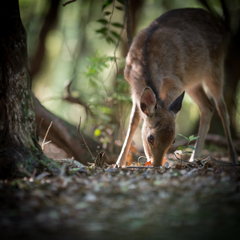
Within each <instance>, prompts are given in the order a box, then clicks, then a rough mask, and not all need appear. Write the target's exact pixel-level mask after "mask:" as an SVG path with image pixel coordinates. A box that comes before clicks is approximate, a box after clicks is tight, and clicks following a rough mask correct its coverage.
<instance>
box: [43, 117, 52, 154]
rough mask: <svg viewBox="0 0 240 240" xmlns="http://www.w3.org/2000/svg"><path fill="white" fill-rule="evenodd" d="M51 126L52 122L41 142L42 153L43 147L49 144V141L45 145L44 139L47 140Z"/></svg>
mask: <svg viewBox="0 0 240 240" xmlns="http://www.w3.org/2000/svg"><path fill="white" fill-rule="evenodd" d="M52 124H53V121H51V123H50V125H49V127H48V129H47V132H46V134H45V137H44V139H43V142H42V151H44V146H45V145H46V144H47V143H49V142H50V141H49V142H47V143H46V144H45V141H46V138H47V135H48V132H49V130H50V128H51V126H52Z"/></svg>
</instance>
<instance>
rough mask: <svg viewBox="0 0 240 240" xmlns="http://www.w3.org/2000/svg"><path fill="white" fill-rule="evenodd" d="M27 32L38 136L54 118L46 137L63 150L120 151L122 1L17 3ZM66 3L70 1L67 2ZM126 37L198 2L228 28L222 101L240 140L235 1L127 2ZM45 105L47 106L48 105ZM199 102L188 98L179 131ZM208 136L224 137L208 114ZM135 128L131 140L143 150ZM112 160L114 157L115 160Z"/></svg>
mask: <svg viewBox="0 0 240 240" xmlns="http://www.w3.org/2000/svg"><path fill="white" fill-rule="evenodd" d="M19 2H20V10H21V17H22V21H23V24H24V26H25V28H26V31H27V36H28V53H29V68H30V73H31V77H32V90H33V92H34V94H35V96H36V97H37V98H38V99H39V101H40V102H41V104H40V102H39V101H38V100H37V99H36V98H35V108H36V117H37V124H38V125H39V124H40V121H41V119H42V117H44V121H43V123H42V126H41V128H40V136H43V135H44V134H45V132H46V129H47V127H48V125H49V123H50V121H54V123H53V127H52V128H51V130H50V133H49V135H48V137H49V139H50V140H52V141H53V142H54V143H56V144H57V145H58V146H59V147H61V148H63V149H64V150H65V151H66V152H67V153H68V154H69V155H71V156H72V155H73V156H75V158H76V159H78V160H80V161H82V162H86V159H85V160H83V158H84V156H85V154H84V153H85V152H86V150H85V149H84V147H83V146H82V140H81V139H80V136H78V134H77V131H76V129H75V128H74V126H76V125H77V124H78V122H79V117H80V116H81V119H82V121H81V123H82V124H81V130H82V131H83V132H84V133H85V134H86V135H85V137H86V140H87V142H88V144H89V147H90V148H91V149H92V150H94V151H96V149H107V151H108V152H109V153H111V155H112V156H114V154H118V153H119V152H120V148H121V144H122V142H123V139H124V134H125V129H126V126H127V124H128V119H129V114H130V110H131V99H130V92H129V84H128V82H127V81H126V80H125V79H124V77H123V69H124V64H125V57H126V55H127V52H128V41H127V34H126V17H125V2H126V1H124V0H107V1H106V0H105V1H93V0H89V1H86V0H76V1H67V0H35V1H31V0H19ZM65 3H68V4H65ZM128 3H129V15H130V20H131V21H130V25H131V28H130V30H131V35H132V36H133V37H134V36H135V35H136V33H137V32H138V31H140V30H141V29H143V28H145V27H147V26H148V25H149V23H150V22H152V21H153V20H154V19H156V18H157V17H159V16H160V15H161V14H163V13H164V12H166V11H168V10H170V9H174V8H184V7H200V8H205V9H206V10H208V11H210V12H212V13H213V14H214V15H215V16H216V17H217V18H219V19H221V20H222V21H223V22H224V24H225V25H226V28H227V29H228V31H229V43H230V44H229V54H228V56H227V59H226V84H225V91H224V94H225V100H226V103H227V107H228V111H229V114H230V119H231V130H232V134H233V138H235V139H236V138H238V137H239V130H240V123H239V121H238V119H239V106H240V104H239V92H240V91H239V78H240V68H239V65H240V45H239V42H240V19H239V18H240V14H239V12H240V2H239V1H224V0H208V1H207V0H195V1H193V0H186V1H177V0H172V1H169V0H145V1H143V0H129V1H128ZM47 109H48V110H47ZM198 119H199V113H198V108H197V106H196V105H195V104H194V103H193V102H192V100H191V99H190V97H188V96H186V97H185V101H184V104H183V109H182V111H181V112H180V114H179V116H178V120H177V131H178V132H181V133H182V134H184V135H189V134H192V133H195V134H196V133H197V128H198ZM210 132H211V133H217V134H223V128H222V124H221V121H220V118H219V117H218V116H217V114H216V116H214V117H213V120H212V123H211V129H210ZM139 139H140V131H138V132H137V133H136V134H135V140H134V141H135V143H136V145H137V146H138V147H141V142H140V141H139ZM113 161H115V159H114V160H113Z"/></svg>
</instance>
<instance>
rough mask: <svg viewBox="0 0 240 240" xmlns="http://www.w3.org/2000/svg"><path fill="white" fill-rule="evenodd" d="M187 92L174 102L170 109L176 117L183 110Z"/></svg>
mask: <svg viewBox="0 0 240 240" xmlns="http://www.w3.org/2000/svg"><path fill="white" fill-rule="evenodd" d="M184 94H185V91H183V93H182V94H181V95H180V96H179V97H178V98H177V99H176V100H174V102H173V103H172V104H171V105H170V107H169V108H168V109H169V110H170V111H172V112H173V113H174V114H175V115H176V114H177V113H178V112H179V111H180V110H181V108H182V101H183V97H184Z"/></svg>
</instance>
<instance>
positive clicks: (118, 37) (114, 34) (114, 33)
mask: <svg viewBox="0 0 240 240" xmlns="http://www.w3.org/2000/svg"><path fill="white" fill-rule="evenodd" d="M110 32H111V34H112V35H113V36H114V37H115V38H117V39H120V35H119V34H118V33H116V32H114V31H110Z"/></svg>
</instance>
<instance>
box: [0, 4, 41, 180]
mask: <svg viewBox="0 0 240 240" xmlns="http://www.w3.org/2000/svg"><path fill="white" fill-rule="evenodd" d="M0 98H1V99H2V100H1V101H2V110H3V111H2V112H1V116H0V178H8V177H13V176H19V174H20V175H22V174H21V171H19V166H20V165H21V168H24V169H25V170H26V171H27V172H30V173H32V171H33V169H34V168H38V169H39V166H40V165H39V163H40V162H41V159H43V158H44V156H43V153H42V150H41V148H40V146H39V144H38V142H37V138H36V130H35V129H36V128H35V113H34V108H33V101H32V97H31V81H30V75H29V71H28V56H27V44H26V32H25V29H24V27H23V25H22V22H21V18H20V12H19V4H18V0H12V1H4V2H3V3H2V5H1V8H0Z"/></svg>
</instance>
